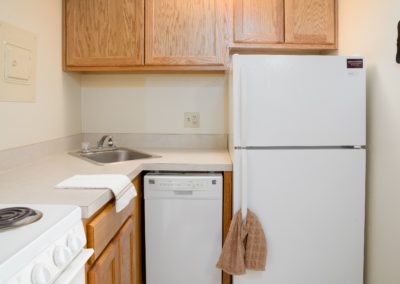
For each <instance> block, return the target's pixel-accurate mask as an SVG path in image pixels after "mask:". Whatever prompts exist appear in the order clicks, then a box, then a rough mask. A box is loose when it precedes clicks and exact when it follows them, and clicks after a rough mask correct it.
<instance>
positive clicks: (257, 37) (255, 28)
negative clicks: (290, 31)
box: [233, 0, 284, 43]
mask: <svg viewBox="0 0 400 284" xmlns="http://www.w3.org/2000/svg"><path fill="white" fill-rule="evenodd" d="M233 22H234V24H233V26H234V42H238V43H241V42H243V43H283V41H284V0H234V20H233Z"/></svg>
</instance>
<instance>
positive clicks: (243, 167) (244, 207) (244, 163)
mask: <svg viewBox="0 0 400 284" xmlns="http://www.w3.org/2000/svg"><path fill="white" fill-rule="evenodd" d="M240 153H241V170H240V172H241V185H240V187H241V194H242V196H241V199H242V200H241V210H242V221H243V224H245V223H246V218H247V150H245V149H243V150H241V151H240Z"/></svg>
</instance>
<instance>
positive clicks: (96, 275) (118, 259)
mask: <svg viewBox="0 0 400 284" xmlns="http://www.w3.org/2000/svg"><path fill="white" fill-rule="evenodd" d="M134 236H135V232H134V226H133V219H132V217H130V218H129V219H128V220H127V221H126V223H125V224H124V226H123V227H122V229H121V230H120V231H119V233H118V234H117V236H116V237H115V239H114V240H113V241H112V242H111V243H110V244H109V245H108V246H107V247H106V248H105V250H104V251H103V253H102V254H101V255H100V257H99V258H98V259H97V261H96V262H95V264H94V265H93V266H92V268H91V269H90V271H89V274H88V283H89V284H133V283H134Z"/></svg>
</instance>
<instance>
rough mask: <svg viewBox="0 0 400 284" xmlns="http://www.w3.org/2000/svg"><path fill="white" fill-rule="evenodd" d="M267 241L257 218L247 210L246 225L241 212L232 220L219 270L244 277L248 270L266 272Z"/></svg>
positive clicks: (219, 262) (219, 261)
mask: <svg viewBox="0 0 400 284" xmlns="http://www.w3.org/2000/svg"><path fill="white" fill-rule="evenodd" d="M266 259H267V241H266V238H265V234H264V230H263V228H262V225H261V223H260V221H259V220H258V218H257V216H256V215H255V214H254V213H253V212H251V211H250V210H247V217H246V224H243V223H242V213H241V210H239V211H238V212H237V213H236V214H235V215H234V216H233V219H232V222H231V225H230V227H229V232H228V235H227V237H226V240H225V244H224V247H223V248H222V253H221V256H220V258H219V260H218V263H217V268H219V269H222V270H223V271H225V272H226V273H228V274H232V275H242V274H245V273H246V269H250V270H256V271H264V270H265V265H266Z"/></svg>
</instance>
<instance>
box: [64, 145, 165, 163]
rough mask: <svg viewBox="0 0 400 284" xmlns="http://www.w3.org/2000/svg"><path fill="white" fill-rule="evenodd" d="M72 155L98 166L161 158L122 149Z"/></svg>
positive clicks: (80, 152)
mask: <svg viewBox="0 0 400 284" xmlns="http://www.w3.org/2000/svg"><path fill="white" fill-rule="evenodd" d="M71 154H72V155H74V156H76V157H79V158H82V159H84V160H87V161H90V162H94V163H96V164H110V163H118V162H125V161H132V160H140V159H148V158H155V157H159V156H154V155H151V154H147V153H143V152H139V151H135V150H131V149H128V148H121V147H118V148H114V149H104V150H97V149H96V150H92V151H88V152H82V151H79V152H74V153H71Z"/></svg>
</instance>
